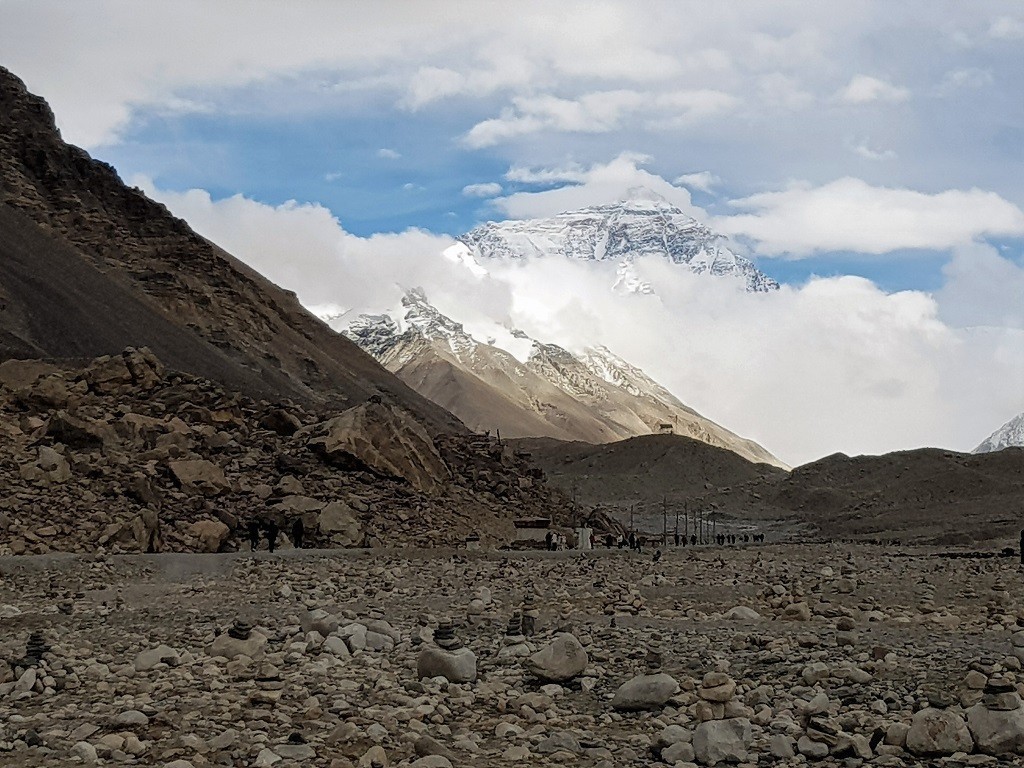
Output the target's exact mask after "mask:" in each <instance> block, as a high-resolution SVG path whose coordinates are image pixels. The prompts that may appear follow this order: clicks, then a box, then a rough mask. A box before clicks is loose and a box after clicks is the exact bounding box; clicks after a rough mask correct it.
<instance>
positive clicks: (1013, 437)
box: [974, 413, 1024, 453]
mask: <svg viewBox="0 0 1024 768" xmlns="http://www.w3.org/2000/svg"><path fill="white" fill-rule="evenodd" d="M1014 447H1021V448H1024V413H1022V414H1020V416H1017V417H1015V418H1013V419H1010V421H1008V422H1006V423H1005V424H1004V425H1003V426H1001V427H1000V428H999V429H997V430H996V431H995V432H993V433H992V434H991V435H990V436H989V437H988V439H987V440H985V442H983V443H982V444H981V445H979V446H978V447H977V448H975V449H974V452H975V453H991V452H992V451H1001V450H1003V448H1014Z"/></svg>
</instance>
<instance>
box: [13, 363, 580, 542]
mask: <svg viewBox="0 0 1024 768" xmlns="http://www.w3.org/2000/svg"><path fill="white" fill-rule="evenodd" d="M542 478H543V473H541V472H540V471H539V470H535V469H533V468H531V467H530V466H528V465H527V463H526V459H525V458H524V457H523V456H521V455H519V454H518V453H517V452H516V451H515V450H514V449H513V448H511V447H509V446H508V445H505V444H501V443H499V442H498V441H496V440H494V439H489V438H486V437H482V436H475V435H465V434H454V435H437V436H432V435H431V434H429V433H428V432H427V431H426V429H425V428H424V427H423V426H422V424H421V423H420V422H419V421H417V419H416V417H415V415H414V414H412V413H410V412H409V411H407V410H406V409H404V408H403V407H401V405H400V404H398V403H395V402H394V401H391V400H389V399H387V398H386V397H383V396H375V397H371V398H370V400H369V401H367V402H365V403H362V404H360V405H356V406H353V407H351V408H348V409H346V410H343V411H329V410H326V409H307V408H305V407H303V406H302V405H301V404H298V403H295V402H292V401H284V402H278V403H271V402H268V401H266V400H256V399H253V398H251V397H247V396H245V395H241V394H238V393H236V392H232V391H230V390H226V389H225V388H224V387H222V386H220V385H218V384H216V383H215V382H212V381H209V380H207V379H203V378H200V377H196V376H191V375H188V374H185V373H180V372H175V371H171V370H166V369H165V368H164V366H163V364H162V363H161V362H160V361H159V360H158V359H157V358H156V357H155V356H154V355H153V354H152V353H151V352H150V351H149V350H148V349H145V348H143V349H134V348H129V349H126V350H125V351H124V352H123V353H121V354H119V355H105V356H103V357H99V358H96V359H93V360H88V361H81V362H69V361H64V362H61V363H59V364H55V363H49V362H45V361H41V360H7V361H5V362H3V363H0V488H3V489H4V495H3V498H0V555H3V554H15V555H18V554H45V553H49V552H89V553H95V552H101V551H102V552H111V553H117V552H146V551H155V552H162V551H179V552H180V551H194V552H195V551H198V552H204V551H205V552H217V551H224V550H232V549H237V548H238V546H239V545H240V544H241V543H242V542H244V541H245V539H246V529H247V527H248V525H249V523H250V522H253V521H256V522H259V523H269V522H270V521H273V522H276V524H277V525H278V527H279V528H280V530H281V531H282V532H290V531H291V529H292V526H293V525H294V524H295V522H296V521H297V520H301V521H302V524H303V527H304V529H305V532H306V536H305V541H306V543H307V544H313V545H319V546H334V547H348V546H357V547H358V546H381V545H383V544H388V545H392V546H394V545H418V546H444V545H447V546H454V545H456V544H458V543H461V542H463V541H464V539H465V538H466V537H467V536H471V535H472V536H479V537H481V539H482V540H483V541H484V543H485V544H486V543H491V544H501V543H507V542H508V541H510V540H511V539H513V538H514V529H513V525H512V515H510V514H509V510H516V514H520V515H525V516H528V515H537V516H543V517H551V518H554V519H555V520H556V521H559V522H562V523H565V522H567V521H568V520H569V516H570V515H572V514H573V509H572V507H571V505H570V504H568V502H567V501H566V500H565V499H564V497H563V496H562V495H561V494H560V493H558V492H556V491H553V490H551V489H549V488H548V487H547V486H546V485H544V483H543V482H542ZM281 539H282V542H281V543H282V544H283V543H284V539H285V537H284V536H282V537H281Z"/></svg>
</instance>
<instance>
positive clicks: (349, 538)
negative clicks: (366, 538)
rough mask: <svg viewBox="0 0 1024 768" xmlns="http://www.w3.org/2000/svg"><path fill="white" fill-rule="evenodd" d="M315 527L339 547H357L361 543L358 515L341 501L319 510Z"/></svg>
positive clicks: (361, 535) (361, 528)
mask: <svg viewBox="0 0 1024 768" xmlns="http://www.w3.org/2000/svg"><path fill="white" fill-rule="evenodd" d="M317 527H318V528H319V529H320V533H322V534H324V535H325V536H328V537H330V540H331V543H332V544H335V545H337V546H339V547H357V546H359V545H360V544H362V542H363V527H362V524H361V523H360V521H359V513H358V512H356V511H355V510H354V509H352V507H350V506H349V505H348V504H346V503H345V502H343V501H332V502H331V503H330V504H328V505H326V506H325V507H324V508H323V509H322V510H320V514H319V515H318V516H317Z"/></svg>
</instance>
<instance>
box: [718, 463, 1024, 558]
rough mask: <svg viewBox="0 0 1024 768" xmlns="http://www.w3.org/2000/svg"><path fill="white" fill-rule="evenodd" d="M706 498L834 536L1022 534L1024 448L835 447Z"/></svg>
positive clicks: (917, 538)
mask: <svg viewBox="0 0 1024 768" xmlns="http://www.w3.org/2000/svg"><path fill="white" fill-rule="evenodd" d="M704 500H705V501H708V502H714V503H717V504H718V505H719V506H720V507H721V508H722V509H723V510H724V511H728V512H731V513H736V514H740V513H743V514H748V515H756V516H763V517H772V518H785V519H789V520H794V521H799V522H803V523H807V524H809V525H811V526H813V527H815V528H816V529H817V530H818V531H820V532H821V533H822V534H823V535H825V536H829V537H837V538H869V539H898V540H901V541H904V542H934V543H939V544H971V543H975V542H987V541H994V540H1014V541H1015V540H1016V538H1017V535H1018V533H1019V531H1020V530H1021V529H1022V528H1024V448H1008V449H1006V450H1003V451H997V452H995V453H986V454H969V453H956V452H953V451H943V450H938V449H933V448H928V449H919V450H913V451H900V452H897V453H889V454H885V455H882V456H856V457H849V456H845V455H843V454H835V455H833V456H828V457H826V458H823V459H820V460H819V461H815V462H812V463H810V464H805V465H803V466H800V467H797V468H796V469H794V470H793V471H792V472H791V473H789V474H788V475H785V476H781V477H778V478H772V479H766V480H762V481H758V482H754V483H750V484H747V485H745V486H743V487H737V488H733V489H730V490H729V491H719V492H714V493H709V494H706V495H705V496H704Z"/></svg>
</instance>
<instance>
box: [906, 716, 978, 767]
mask: <svg viewBox="0 0 1024 768" xmlns="http://www.w3.org/2000/svg"><path fill="white" fill-rule="evenodd" d="M972 749H974V740H973V739H972V738H971V733H970V731H969V730H968V729H967V723H965V722H964V719H963V718H962V717H960V715H958V714H957V713H956V712H954V711H953V710H951V709H937V708H934V707H929V708H928V709H922V710H920V711H918V712H916V713H915V714H914V718H913V719H912V720H911V721H910V730H909V731H907V750H908V751H909V752H911V753H912V754H915V755H917V756H918V757H941V756H943V755H952V754H953V753H954V752H970V751H971V750H972Z"/></svg>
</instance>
